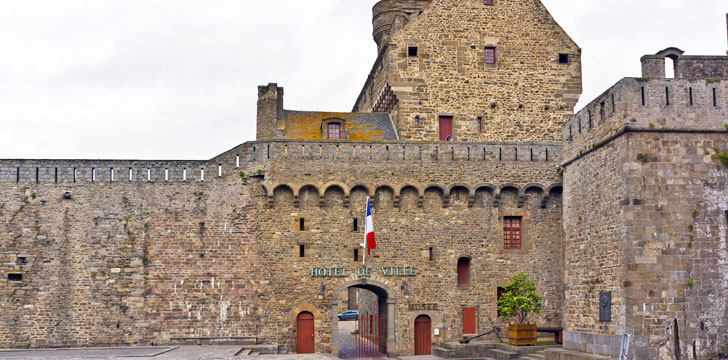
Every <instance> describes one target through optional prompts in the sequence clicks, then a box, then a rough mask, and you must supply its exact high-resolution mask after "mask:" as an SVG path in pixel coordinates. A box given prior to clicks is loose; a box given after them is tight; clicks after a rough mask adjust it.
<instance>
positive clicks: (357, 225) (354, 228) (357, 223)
mask: <svg viewBox="0 0 728 360" xmlns="http://www.w3.org/2000/svg"><path fill="white" fill-rule="evenodd" d="M351 231H354V232H357V231H359V219H354V226H353V227H352V229H351Z"/></svg>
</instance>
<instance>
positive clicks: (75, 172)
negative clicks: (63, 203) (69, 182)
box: [73, 168, 78, 182]
mask: <svg viewBox="0 0 728 360" xmlns="http://www.w3.org/2000/svg"><path fill="white" fill-rule="evenodd" d="M77 174H78V172H77V171H76V168H73V182H76V175H77Z"/></svg>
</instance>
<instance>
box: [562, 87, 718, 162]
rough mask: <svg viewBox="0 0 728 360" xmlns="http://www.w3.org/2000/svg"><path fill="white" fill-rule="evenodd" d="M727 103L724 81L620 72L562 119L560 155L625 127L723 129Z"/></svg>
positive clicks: (585, 148) (586, 147)
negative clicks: (624, 75)
mask: <svg viewBox="0 0 728 360" xmlns="http://www.w3.org/2000/svg"><path fill="white" fill-rule="evenodd" d="M727 103H728V84H727V81H721V80H718V79H707V80H706V79H701V80H689V79H647V78H624V79H622V80H620V81H619V82H618V83H617V84H615V85H614V86H612V87H611V88H610V89H609V90H607V91H605V92H604V93H603V94H602V95H601V96H599V97H598V98H597V99H595V100H594V101H592V102H591V103H589V105H587V106H586V107H585V108H584V109H582V110H581V111H579V112H577V113H576V114H575V115H574V116H572V117H571V118H570V119H569V120H568V121H567V122H566V123H565V124H564V127H563V129H562V139H563V141H564V154H565V159H566V158H569V157H573V156H576V155H578V154H579V153H582V154H583V153H586V152H587V151H589V150H590V149H591V148H593V147H595V146H597V145H598V144H599V143H600V142H602V141H604V139H606V138H608V137H609V136H611V135H614V134H616V133H617V132H618V131H620V129H622V130H623V129H624V128H625V127H629V128H630V129H642V130H645V131H684V132H698V131H709V132H715V131H728V130H727V129H726V127H725V125H726V124H728V109H727V108H726V104H727Z"/></svg>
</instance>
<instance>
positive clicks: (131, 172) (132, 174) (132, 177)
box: [129, 168, 134, 181]
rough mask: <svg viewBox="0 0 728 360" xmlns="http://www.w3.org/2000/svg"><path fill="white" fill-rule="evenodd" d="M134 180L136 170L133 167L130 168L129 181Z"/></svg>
mask: <svg viewBox="0 0 728 360" xmlns="http://www.w3.org/2000/svg"><path fill="white" fill-rule="evenodd" d="M132 180H134V171H133V170H132V169H131V168H129V181H132Z"/></svg>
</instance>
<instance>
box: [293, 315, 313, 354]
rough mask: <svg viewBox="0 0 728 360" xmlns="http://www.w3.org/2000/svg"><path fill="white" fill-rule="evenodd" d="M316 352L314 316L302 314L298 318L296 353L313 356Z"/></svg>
mask: <svg viewBox="0 0 728 360" xmlns="http://www.w3.org/2000/svg"><path fill="white" fill-rule="evenodd" d="M314 351H315V349H314V335H313V314H311V313H310V312H302V313H300V314H298V317H297V318H296V352H297V353H299V354H312V353H313V352H314Z"/></svg>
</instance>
